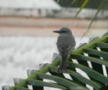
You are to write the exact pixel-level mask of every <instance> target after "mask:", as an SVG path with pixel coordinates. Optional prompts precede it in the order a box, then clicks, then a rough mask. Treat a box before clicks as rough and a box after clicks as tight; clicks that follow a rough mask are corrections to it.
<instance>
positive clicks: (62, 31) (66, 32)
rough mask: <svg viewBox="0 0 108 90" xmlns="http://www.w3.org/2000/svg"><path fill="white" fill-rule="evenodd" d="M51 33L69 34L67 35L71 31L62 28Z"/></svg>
mask: <svg viewBox="0 0 108 90" xmlns="http://www.w3.org/2000/svg"><path fill="white" fill-rule="evenodd" d="M53 32H55V33H59V34H69V33H71V30H70V29H68V28H64V27H63V28H61V29H60V30H55V31H53Z"/></svg>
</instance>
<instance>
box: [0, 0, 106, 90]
mask: <svg viewBox="0 0 108 90" xmlns="http://www.w3.org/2000/svg"><path fill="white" fill-rule="evenodd" d="M62 27H68V28H70V29H71V30H72V32H73V34H74V36H75V39H76V43H77V45H76V47H77V46H78V45H80V44H81V43H83V42H88V40H89V38H92V37H101V35H102V34H103V33H105V32H107V31H108V1H107V0H98V1H97V0H93V1H89V0H0V73H1V74H0V87H1V86H3V85H13V84H14V83H13V78H27V74H26V71H27V70H28V69H38V68H39V64H41V63H45V62H46V63H51V62H52V58H53V54H54V53H58V51H57V48H56V40H57V35H56V34H54V33H53V30H58V29H60V28H62ZM47 90H48V89H47ZM53 90H55V89H53Z"/></svg>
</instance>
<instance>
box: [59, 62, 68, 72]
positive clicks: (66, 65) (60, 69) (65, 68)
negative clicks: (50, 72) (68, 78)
mask: <svg viewBox="0 0 108 90" xmlns="http://www.w3.org/2000/svg"><path fill="white" fill-rule="evenodd" d="M68 67H69V64H68V63H66V64H65V65H61V66H60V67H59V68H58V73H63V72H64V71H66V70H67V68H68Z"/></svg>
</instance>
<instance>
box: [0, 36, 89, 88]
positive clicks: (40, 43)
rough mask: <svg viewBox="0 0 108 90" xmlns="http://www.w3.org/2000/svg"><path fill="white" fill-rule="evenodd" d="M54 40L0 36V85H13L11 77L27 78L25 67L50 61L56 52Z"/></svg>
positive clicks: (34, 66)
mask: <svg viewBox="0 0 108 90" xmlns="http://www.w3.org/2000/svg"><path fill="white" fill-rule="evenodd" d="M56 41H57V37H8V36H7V37H0V87H1V86H2V85H13V78H27V74H26V71H27V69H38V68H39V64H41V63H44V62H48V63H51V62H52V56H53V53H55V52H58V51H57V48H56ZM86 41H88V38H85V39H83V42H86ZM76 42H77V46H78V45H79V43H81V42H79V38H76ZM47 90H49V89H47ZM53 90H55V89H53Z"/></svg>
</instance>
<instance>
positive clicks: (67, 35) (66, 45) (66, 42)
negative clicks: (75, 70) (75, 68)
mask: <svg viewBox="0 0 108 90" xmlns="http://www.w3.org/2000/svg"><path fill="white" fill-rule="evenodd" d="M54 32H55V33H58V34H59V37H58V40H57V43H56V44H57V48H58V51H59V54H60V55H61V58H62V60H61V63H60V66H59V68H58V71H59V72H63V71H64V70H66V69H67V67H68V63H67V59H68V57H69V53H70V52H71V51H72V50H73V49H74V48H75V45H76V42H75V39H74V36H73V34H72V32H71V30H70V29H68V28H65V27H63V28H61V29H60V30H56V31H54Z"/></svg>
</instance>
